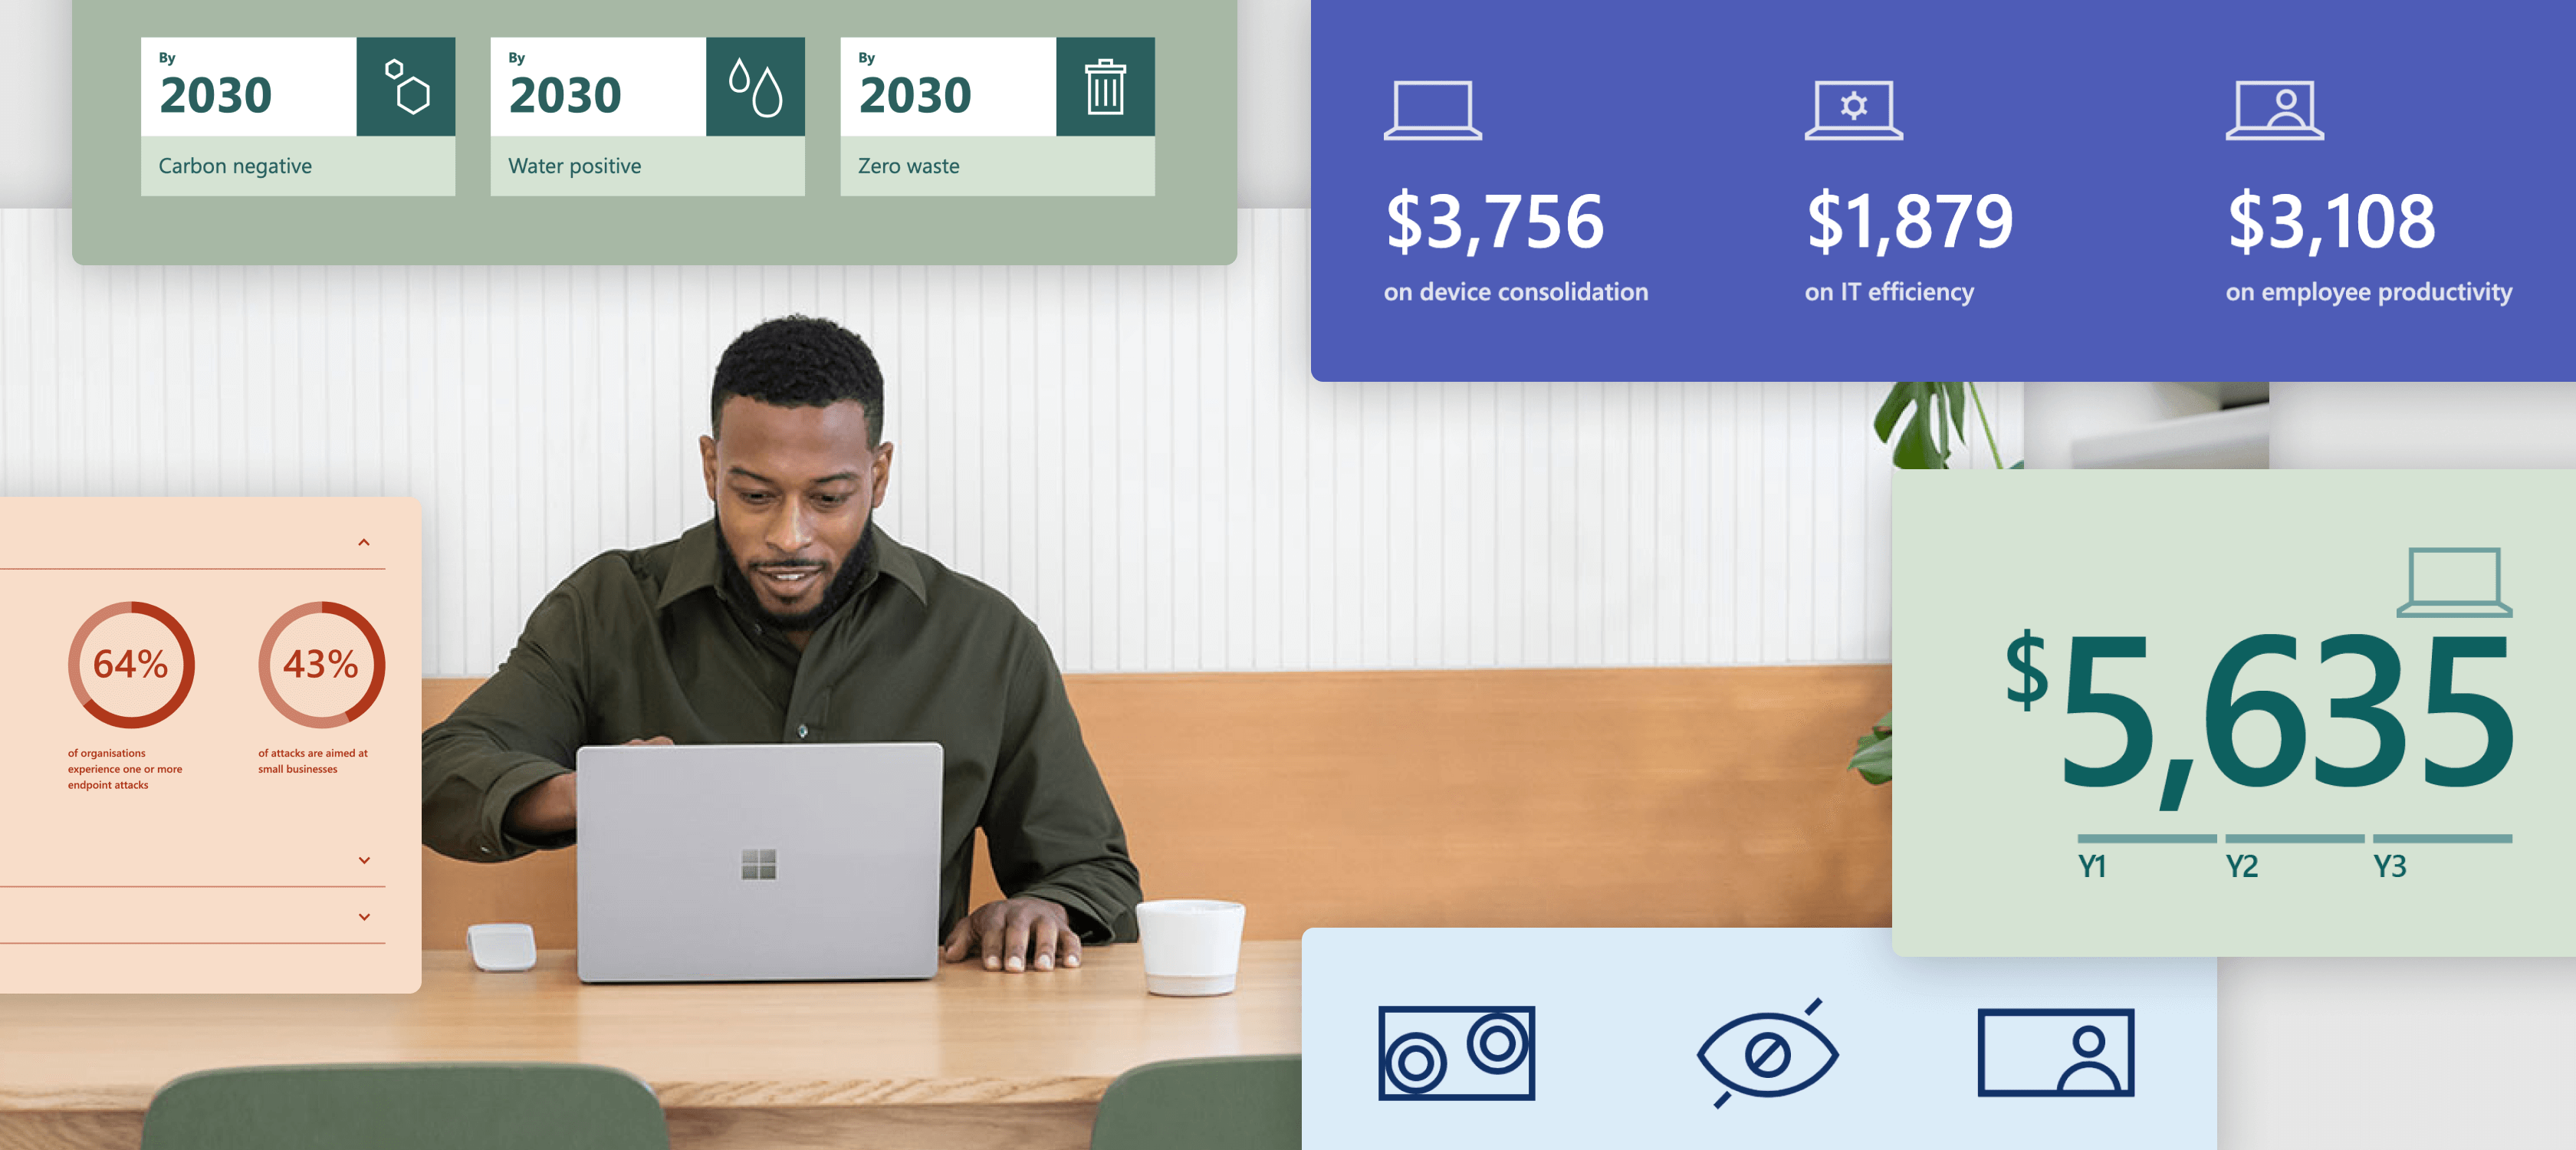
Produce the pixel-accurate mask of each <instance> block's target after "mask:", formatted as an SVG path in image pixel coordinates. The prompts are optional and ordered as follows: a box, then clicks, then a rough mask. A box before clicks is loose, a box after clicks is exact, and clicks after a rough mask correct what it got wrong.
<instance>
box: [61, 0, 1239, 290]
mask: <svg viewBox="0 0 2576 1150" xmlns="http://www.w3.org/2000/svg"><path fill="white" fill-rule="evenodd" d="M1234 24H1235V20H1234V10H1233V7H1232V6H1231V5H1226V4H1205V3H1197V2H1195V0H1098V2H1095V3H1086V4H1084V5H1082V6H1080V7H1079V8H1078V9H1068V8H1066V7H1064V6H1062V5H1058V4H1052V3H1046V2H1042V0H981V2H977V3H970V4H952V5H929V6H923V5H914V6H908V7H888V8H871V7H866V6H854V5H848V4H836V3H832V2H830V0H746V2H745V3H741V4H735V5H728V6H717V7H714V8H710V7H708V6H706V5H705V4H703V3H694V2H691V3H682V2H679V0H635V2H633V3H622V4H615V5H610V4H596V3H574V2H566V0H538V2H535V3H528V2H524V0H523V2H516V3H513V2H508V0H457V2H455V3H451V4H446V5H435V6H422V5H417V4H399V3H394V2H392V0H361V2H356V3H346V2H338V0H258V2H255V3H252V4H248V5H220V6H207V5H202V4H191V3H185V2H182V0H121V2H114V3H111V2H109V0H77V3H76V7H75V9H74V17H73V55H74V75H73V82H74V102H73V110H74V130H75V136H74V156H73V160H74V169H73V201H74V206H75V208H76V209H77V210H78V213H79V214H78V216H77V221H78V223H77V226H76V227H75V228H74V231H73V254H74V256H75V258H77V259H78V260H79V261H80V262H82V263H90V264H222V263H261V264H281V263H304V264H388V263H393V264H483V263H506V264H531V263H854V264H901V263H942V264H995V263H1011V264H1031V263H1034V264H1091V263H1108V264H1222V263H1230V262H1232V261H1233V259H1234V256H1235V250H1234V239H1235V227H1234V202H1235V193H1234V177H1235V118H1234V100H1235V83H1234V72H1235V42H1234V37H1235V29H1234ZM1167 95H1168V96H1169V97H1170V99H1168V100H1166V99H1165V97H1166V96H1167ZM274 201H287V202H274Z"/></svg>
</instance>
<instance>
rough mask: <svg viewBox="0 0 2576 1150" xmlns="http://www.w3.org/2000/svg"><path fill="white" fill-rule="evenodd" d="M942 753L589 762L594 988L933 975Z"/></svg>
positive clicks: (621, 750)
mask: <svg viewBox="0 0 2576 1150" xmlns="http://www.w3.org/2000/svg"><path fill="white" fill-rule="evenodd" d="M940 760H941V756H940V750H939V744H937V743H837V744H834V743H825V744H812V743H797V744H753V745H738V746H691V747H583V748H582V749H581V752H580V757H579V759H578V760H577V762H578V765H579V767H580V770H581V782H580V784H579V791H578V793H579V796H580V797H579V804H580V807H579V811H580V820H581V854H580V856H579V865H578V870H579V895H578V897H579V909H580V924H581V941H580V951H579V963H580V973H581V980H582V981H583V982H766V981H785V980H798V979H808V980H821V979H869V978H928V977H930V976H931V973H932V972H933V971H934V970H935V969H936V968H937V967H938V964H939V791H940Z"/></svg>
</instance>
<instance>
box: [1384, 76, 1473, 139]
mask: <svg viewBox="0 0 2576 1150" xmlns="http://www.w3.org/2000/svg"><path fill="white" fill-rule="evenodd" d="M1395 126H1396V127H1397V128H1399V129H1420V128H1472V127H1475V126H1476V89H1475V84H1474V82H1473V81H1469V80H1398V81H1396V82H1395Z"/></svg>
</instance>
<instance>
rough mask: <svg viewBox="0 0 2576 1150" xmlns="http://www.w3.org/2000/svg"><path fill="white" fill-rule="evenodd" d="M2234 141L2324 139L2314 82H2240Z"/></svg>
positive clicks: (2232, 136) (2233, 134)
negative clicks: (2320, 128)
mask: <svg viewBox="0 0 2576 1150" xmlns="http://www.w3.org/2000/svg"><path fill="white" fill-rule="evenodd" d="M2227 138H2228V139H2230V140H2322V139H2325V138H2326V134H2325V133H2324V132H2322V131H2319V130H2318V129H2317V82H2316V81H2314V80H2238V81H2237V82H2236V127H2235V128H2234V129H2232V130H2230V131H2229V132H2228V133H2227Z"/></svg>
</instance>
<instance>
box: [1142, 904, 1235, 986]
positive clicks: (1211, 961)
mask: <svg viewBox="0 0 2576 1150" xmlns="http://www.w3.org/2000/svg"><path fill="white" fill-rule="evenodd" d="M1136 930H1137V933H1138V935H1139V936H1140V937H1141V938H1142V940H1143V944H1144V947H1145V989H1146V991H1147V992H1149V993H1153V994H1165V995H1171V996H1174V997H1181V998H1188V997H1198V996H1202V995H1210V994H1232V993H1233V992H1234V975H1235V969H1236V965H1237V963H1239V962H1240V961H1241V960H1242V957H1243V904H1242V903H1239V902H1219V901H1217V900H1214V899H1203V898H1167V899H1157V900H1155V901H1152V902H1145V903H1138V904H1137V905H1136Z"/></svg>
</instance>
